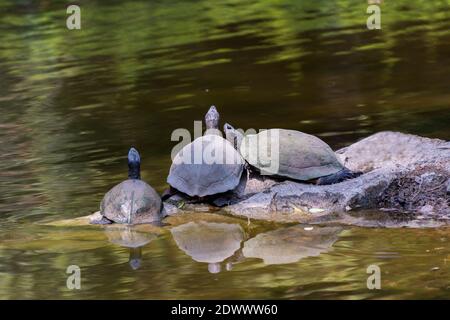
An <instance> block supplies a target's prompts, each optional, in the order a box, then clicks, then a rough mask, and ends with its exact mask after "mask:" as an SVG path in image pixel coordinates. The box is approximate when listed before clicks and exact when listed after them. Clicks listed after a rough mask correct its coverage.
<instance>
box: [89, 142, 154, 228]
mask: <svg viewBox="0 0 450 320" xmlns="http://www.w3.org/2000/svg"><path fill="white" fill-rule="evenodd" d="M140 164H141V159H140V156H139V153H138V152H137V150H136V149H134V148H131V149H130V151H129V152H128V179H127V180H125V181H123V182H121V183H119V184H118V185H116V186H115V187H113V188H112V189H111V190H109V191H108V192H107V193H106V194H105V196H104V197H103V200H102V202H101V204H100V214H101V216H102V218H101V219H99V220H94V221H92V222H91V223H94V224H107V223H112V222H117V223H126V224H138V223H151V222H155V221H159V220H160V219H161V198H160V196H159V195H158V193H156V191H155V190H154V189H153V188H152V187H150V186H149V185H148V184H147V183H145V182H144V181H142V180H141V173H140Z"/></svg>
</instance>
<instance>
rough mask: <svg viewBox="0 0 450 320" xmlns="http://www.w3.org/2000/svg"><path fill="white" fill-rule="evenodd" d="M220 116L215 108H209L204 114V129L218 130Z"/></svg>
mask: <svg viewBox="0 0 450 320" xmlns="http://www.w3.org/2000/svg"><path fill="white" fill-rule="evenodd" d="M219 119H220V115H219V112H217V109H216V107H215V106H211V107H210V108H209V110H208V112H207V113H206V114H205V124H206V129H219Z"/></svg>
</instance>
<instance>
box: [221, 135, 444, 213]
mask: <svg viewBox="0 0 450 320" xmlns="http://www.w3.org/2000/svg"><path fill="white" fill-rule="evenodd" d="M336 154H337V155H338V157H339V158H340V160H341V161H342V162H343V163H344V164H345V166H346V167H348V168H349V169H351V170H354V171H362V172H364V174H363V175H361V176H360V177H358V178H355V179H351V180H347V181H344V182H342V183H338V184H334V185H326V186H318V185H313V184H306V183H299V182H294V181H288V180H286V181H279V180H278V181H277V180H275V179H271V178H270V177H264V178H261V177H258V176H253V177H252V176H249V177H245V178H244V179H243V180H242V181H241V184H240V185H239V187H238V188H237V189H236V190H235V191H234V193H233V194H231V195H230V196H229V198H228V200H229V203H231V204H230V205H228V206H226V207H224V210H225V211H227V212H228V213H230V214H233V215H237V216H244V217H249V218H254V219H263V220H273V221H286V222H314V221H321V220H323V219H324V218H329V217H330V216H331V214H336V213H343V212H348V211H351V210H353V209H356V208H358V209H382V210H384V211H389V210H392V209H395V210H397V211H401V212H405V213H410V214H411V215H416V216H418V217H419V218H420V217H422V218H423V217H425V218H427V219H428V218H430V219H439V220H450V198H449V189H450V142H447V141H443V140H439V139H428V138H423V137H418V136H414V135H410V134H403V133H399V132H380V133H377V134H374V135H372V136H369V137H367V138H365V139H363V140H361V141H359V142H356V143H354V144H352V145H350V146H348V147H346V148H343V149H341V150H339V151H337V152H336Z"/></svg>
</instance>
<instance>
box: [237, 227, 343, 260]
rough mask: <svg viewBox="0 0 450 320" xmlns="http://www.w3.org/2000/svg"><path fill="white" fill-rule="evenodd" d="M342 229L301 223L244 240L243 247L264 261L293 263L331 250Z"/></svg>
mask: <svg viewBox="0 0 450 320" xmlns="http://www.w3.org/2000/svg"><path fill="white" fill-rule="evenodd" d="M341 231H342V228H340V227H324V228H320V227H314V228H313V229H310V228H304V227H303V226H300V225H298V226H293V227H288V228H282V229H277V230H275V231H270V232H266V233H261V234H258V235H257V236H256V237H254V238H252V239H250V240H248V241H246V242H245V243H244V248H243V250H242V251H243V254H244V256H245V257H247V258H260V259H263V260H264V263H265V264H287V263H294V262H298V261H300V260H301V259H304V258H306V257H315V256H319V255H320V254H321V253H324V252H327V251H328V250H330V249H331V247H332V246H333V244H334V243H335V242H336V240H337V239H338V235H339V233H340V232H341Z"/></svg>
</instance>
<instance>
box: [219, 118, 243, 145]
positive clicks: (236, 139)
mask: <svg viewBox="0 0 450 320" xmlns="http://www.w3.org/2000/svg"><path fill="white" fill-rule="evenodd" d="M223 131H224V132H225V137H226V138H227V140H228V141H229V142H230V143H231V144H232V145H233V147H234V148H235V149H236V150H239V148H240V147H241V142H242V138H244V136H243V134H242V133H241V132H240V131H239V130H236V129H235V128H234V127H233V126H232V125H231V124H229V123H225V125H224V126H223Z"/></svg>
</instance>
